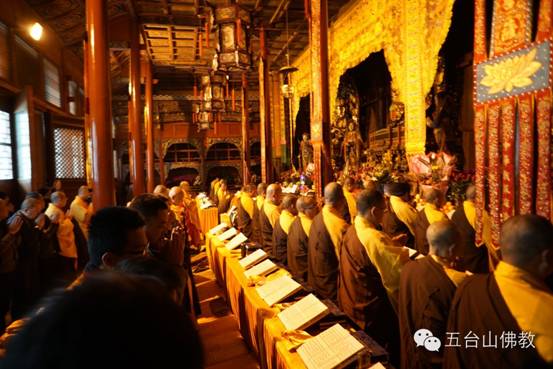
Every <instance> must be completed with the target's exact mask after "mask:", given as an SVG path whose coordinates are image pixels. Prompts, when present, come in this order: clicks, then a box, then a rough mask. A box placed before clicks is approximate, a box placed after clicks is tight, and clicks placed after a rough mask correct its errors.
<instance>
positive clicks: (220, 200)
mask: <svg viewBox="0 0 553 369" xmlns="http://www.w3.org/2000/svg"><path fill="white" fill-rule="evenodd" d="M231 200H232V195H231V194H230V192H229V191H228V187H227V182H226V181H221V184H220V186H219V189H218V190H217V209H218V212H219V215H221V214H223V213H226V212H227V211H228V209H229V207H230V202H231Z"/></svg>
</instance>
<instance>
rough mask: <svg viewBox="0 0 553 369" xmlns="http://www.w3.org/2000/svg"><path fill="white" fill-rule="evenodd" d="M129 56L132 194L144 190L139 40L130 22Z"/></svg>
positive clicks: (136, 29) (136, 30)
mask: <svg viewBox="0 0 553 369" xmlns="http://www.w3.org/2000/svg"><path fill="white" fill-rule="evenodd" d="M130 47H131V57H130V68H129V69H130V70H129V74H130V76H129V82H130V85H131V88H130V94H131V99H130V104H129V158H131V157H132V158H131V160H130V163H131V181H132V184H133V193H134V195H135V196H136V195H140V194H141V193H144V192H145V187H144V155H143V153H142V131H143V127H142V107H141V105H142V101H141V100H140V40H139V33H138V24H137V23H136V22H135V21H133V22H131V42H130Z"/></svg>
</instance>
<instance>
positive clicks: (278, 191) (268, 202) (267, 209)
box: [259, 183, 282, 256]
mask: <svg viewBox="0 0 553 369" xmlns="http://www.w3.org/2000/svg"><path fill="white" fill-rule="evenodd" d="M281 197H282V188H281V187H280V185H279V184H276V183H273V184H271V185H269V187H267V196H266V198H265V201H264V202H263V207H262V208H261V211H260V212H259V223H260V225H261V235H262V238H263V250H265V252H266V253H267V254H269V255H271V256H273V255H272V253H273V229H274V227H275V224H276V222H278V219H279V217H280V211H279V209H278V206H279V205H280V201H281Z"/></svg>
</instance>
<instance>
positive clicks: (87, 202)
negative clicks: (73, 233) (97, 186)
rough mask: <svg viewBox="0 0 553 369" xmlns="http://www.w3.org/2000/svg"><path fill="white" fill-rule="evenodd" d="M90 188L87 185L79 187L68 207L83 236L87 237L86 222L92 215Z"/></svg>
mask: <svg viewBox="0 0 553 369" xmlns="http://www.w3.org/2000/svg"><path fill="white" fill-rule="evenodd" d="M91 201H92V190H91V189H90V188H89V187H88V186H81V187H79V192H78V193H77V196H75V199H74V200H73V202H71V206H70V208H69V214H70V215H71V217H72V218H73V219H75V220H76V221H77V224H78V225H79V228H80V229H81V231H82V233H83V235H84V236H85V238H87V239H88V223H89V222H90V217H91V216H92V213H93V210H92V205H91Z"/></svg>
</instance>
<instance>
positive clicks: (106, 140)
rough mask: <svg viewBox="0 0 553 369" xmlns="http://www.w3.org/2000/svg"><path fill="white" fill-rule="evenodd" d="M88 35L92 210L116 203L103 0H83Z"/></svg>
mask: <svg viewBox="0 0 553 369" xmlns="http://www.w3.org/2000/svg"><path fill="white" fill-rule="evenodd" d="M86 31H87V36H88V46H89V47H88V48H87V50H88V52H87V54H86V55H85V58H86V59H87V64H86V65H87V75H86V78H87V81H86V85H87V90H88V96H86V108H87V109H88V117H89V121H90V130H91V136H92V147H93V151H92V177H93V185H94V196H93V201H94V209H95V210H98V209H102V208H104V207H107V206H113V205H115V183H114V180H113V145H112V137H111V96H110V75H109V71H110V68H109V67H110V65H109V53H108V46H107V9H106V2H105V1H104V0H86Z"/></svg>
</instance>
